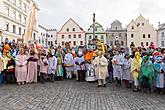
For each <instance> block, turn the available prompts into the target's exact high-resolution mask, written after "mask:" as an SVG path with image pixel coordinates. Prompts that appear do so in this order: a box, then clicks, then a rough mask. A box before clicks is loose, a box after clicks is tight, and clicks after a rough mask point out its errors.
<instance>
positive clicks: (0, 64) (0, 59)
mask: <svg viewBox="0 0 165 110" xmlns="http://www.w3.org/2000/svg"><path fill="white" fill-rule="evenodd" d="M2 50H3V48H2V46H0V84H2V83H3V70H4V58H3V55H2Z"/></svg>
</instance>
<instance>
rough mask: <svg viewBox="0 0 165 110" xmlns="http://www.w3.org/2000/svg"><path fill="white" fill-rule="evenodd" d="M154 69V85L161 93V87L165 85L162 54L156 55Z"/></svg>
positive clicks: (164, 65)
mask: <svg viewBox="0 0 165 110" xmlns="http://www.w3.org/2000/svg"><path fill="white" fill-rule="evenodd" d="M154 69H155V76H156V81H155V86H156V88H158V89H159V93H161V92H162V91H161V89H163V88H164V87H165V76H164V73H165V64H164V63H163V62H162V56H157V57H156V62H155V63H154Z"/></svg>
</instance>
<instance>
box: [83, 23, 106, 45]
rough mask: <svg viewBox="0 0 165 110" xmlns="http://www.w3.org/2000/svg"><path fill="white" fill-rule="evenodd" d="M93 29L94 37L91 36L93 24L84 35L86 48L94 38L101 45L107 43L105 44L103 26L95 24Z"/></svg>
mask: <svg viewBox="0 0 165 110" xmlns="http://www.w3.org/2000/svg"><path fill="white" fill-rule="evenodd" d="M94 27H95V37H94V36H93V35H94V34H93V24H92V25H91V26H90V27H89V29H88V31H87V32H86V34H85V41H86V45H87V46H88V47H89V45H90V44H91V42H92V40H93V39H94V38H96V39H98V40H100V41H101V43H103V44H106V43H107V42H106V32H105V31H104V28H103V26H102V25H100V24H99V23H97V22H96V23H95V24H94Z"/></svg>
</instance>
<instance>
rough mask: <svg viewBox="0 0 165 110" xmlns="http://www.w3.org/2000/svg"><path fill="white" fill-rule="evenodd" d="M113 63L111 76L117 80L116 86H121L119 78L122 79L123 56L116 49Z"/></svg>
mask: <svg viewBox="0 0 165 110" xmlns="http://www.w3.org/2000/svg"><path fill="white" fill-rule="evenodd" d="M112 64H113V76H114V78H115V80H116V82H117V84H116V86H121V80H122V73H123V71H122V67H121V66H122V64H123V58H122V56H121V55H120V54H119V52H118V51H116V55H115V56H114V57H113V59H112Z"/></svg>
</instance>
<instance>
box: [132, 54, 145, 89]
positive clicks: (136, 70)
mask: <svg viewBox="0 0 165 110" xmlns="http://www.w3.org/2000/svg"><path fill="white" fill-rule="evenodd" d="M141 62H142V59H141V58H140V54H139V52H135V56H134V58H133V61H132V64H131V77H132V80H133V82H134V86H135V87H134V89H133V91H134V92H137V91H139V81H138V77H139V74H140V66H141Z"/></svg>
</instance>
